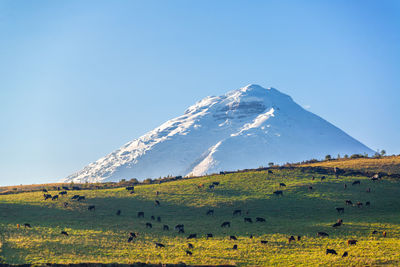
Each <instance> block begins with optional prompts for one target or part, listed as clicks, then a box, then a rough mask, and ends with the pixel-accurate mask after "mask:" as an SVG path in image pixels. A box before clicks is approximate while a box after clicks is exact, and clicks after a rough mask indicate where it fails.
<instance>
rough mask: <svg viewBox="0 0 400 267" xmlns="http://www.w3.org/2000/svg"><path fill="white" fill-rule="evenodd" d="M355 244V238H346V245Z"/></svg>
mask: <svg viewBox="0 0 400 267" xmlns="http://www.w3.org/2000/svg"><path fill="white" fill-rule="evenodd" d="M355 244H357V240H355V239H349V240H347V245H355Z"/></svg>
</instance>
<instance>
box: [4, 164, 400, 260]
mask: <svg viewBox="0 0 400 267" xmlns="http://www.w3.org/2000/svg"><path fill="white" fill-rule="evenodd" d="M313 176H314V178H315V179H312V177H313ZM324 176H325V179H322V180H321V179H320V178H321V177H322V175H319V174H317V173H312V172H301V171H300V170H299V169H296V168H294V169H291V170H288V169H282V170H279V169H274V170H273V172H272V173H271V172H269V171H267V170H265V171H254V172H252V171H249V172H242V173H225V174H221V175H213V176H204V177H198V178H194V179H187V180H186V179H183V180H179V181H172V182H167V183H162V184H150V185H137V186H135V188H134V193H133V194H131V193H130V191H128V190H127V189H126V188H125V187H121V188H113V189H94V190H83V191H80V192H79V195H80V196H84V197H85V199H84V200H83V201H77V200H72V199H71V197H72V196H73V195H74V194H72V193H68V194H60V191H52V190H49V191H48V192H47V193H44V192H42V191H37V192H26V193H19V194H9V195H0V263H9V264H23V263H33V264H44V263H64V264H66V263H82V262H93V263H96V262H98V263H116V262H118V263H135V262H146V263H179V262H184V263H186V264H233V265H282V266H290V265H304V266H310V265H314V266H316V265H337V266H351V265H356V266H360V265H400V249H399V248H400V197H399V192H400V184H399V182H398V181H396V180H393V179H391V180H385V179H382V180H379V181H372V180H371V179H370V177H360V176H357V177H349V176H345V177H339V178H336V177H335V176H334V175H324ZM354 181H360V184H359V185H356V186H351V184H352V183H353V182H354ZM281 183H284V184H285V185H286V186H281V185H280V184H281ZM343 184H348V185H350V186H347V187H346V188H344V186H343ZM199 185H204V186H199ZM210 185H213V187H210ZM310 187H312V190H310V189H309V188H310ZM367 188H371V192H369V193H368V192H366V189H367ZM276 191H282V192H283V194H282V195H281V194H280V195H276V194H274V192H276ZM157 192H158V193H157ZM43 194H51V195H52V196H54V195H58V199H55V200H44V197H43ZM348 201H351V204H350V203H349V202H348ZM157 202H158V203H159V204H160V205H158V204H157ZM358 202H359V203H364V205H362V206H359V207H357V204H356V203H358ZM367 202H369V203H370V205H369V206H366V205H365V203H367ZM64 203H68V205H65V204H64ZM89 207H95V208H91V209H90V210H89ZM338 207H340V208H344V212H340V213H339V212H338V211H337V210H336V208H338ZM211 210H212V211H213V212H210V211H211ZM238 210H240V212H238ZM118 211H120V212H119V215H117V212H118ZM139 214H140V215H139ZM207 214H208V215H207ZM152 216H153V217H154V218H158V217H160V220H159V221H158V220H151V217H152ZM161 218H162V219H161ZM245 218H249V219H251V222H252V223H250V220H247V219H246V222H245ZM224 222H229V223H230V227H221V225H222V224H223V223H224ZM339 222H340V223H339ZM148 223H151V225H152V227H151V228H150V227H146V224H148ZM25 224H29V225H30V226H31V227H24V225H25ZM338 224H339V225H338ZM164 225H167V226H169V227H168V230H166V228H165V227H164ZM177 225H182V226H179V227H176V226H177ZM333 225H336V226H335V227H333ZM180 229H181V230H182V231H180ZM179 231H180V232H181V233H179ZM318 232H324V233H327V234H328V235H329V236H318V235H317V233H318ZM132 234H134V236H133V235H132ZM189 236H191V238H190V239H188V237H189ZM353 240H356V242H353ZM349 241H350V242H349ZM189 243H190V244H191V245H190V246H189ZM188 248H190V251H189V250H188ZM328 251H330V253H328ZM332 251H335V252H336V253H337V255H336V254H335V253H331V252H332ZM346 252H347V253H346ZM343 255H346V256H343ZM342 256H343V257H342Z"/></svg>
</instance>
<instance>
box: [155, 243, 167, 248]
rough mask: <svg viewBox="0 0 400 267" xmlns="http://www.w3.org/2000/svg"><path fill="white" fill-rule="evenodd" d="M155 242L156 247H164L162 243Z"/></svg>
mask: <svg viewBox="0 0 400 267" xmlns="http://www.w3.org/2000/svg"><path fill="white" fill-rule="evenodd" d="M155 244H156V248H165V245H164V244H161V243H155Z"/></svg>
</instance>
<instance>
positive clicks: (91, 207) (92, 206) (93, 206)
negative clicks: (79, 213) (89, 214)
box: [88, 205, 96, 211]
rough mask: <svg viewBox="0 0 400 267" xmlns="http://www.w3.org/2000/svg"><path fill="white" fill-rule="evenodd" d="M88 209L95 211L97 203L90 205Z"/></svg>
mask: <svg viewBox="0 0 400 267" xmlns="http://www.w3.org/2000/svg"><path fill="white" fill-rule="evenodd" d="M88 210H93V211H95V210H96V206H95V205H90V206H89V207H88Z"/></svg>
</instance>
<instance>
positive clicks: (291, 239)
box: [288, 236, 296, 244]
mask: <svg viewBox="0 0 400 267" xmlns="http://www.w3.org/2000/svg"><path fill="white" fill-rule="evenodd" d="M288 241H289V244H290V242H292V241H296V239H294V236H290V237H289V239H288Z"/></svg>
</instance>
